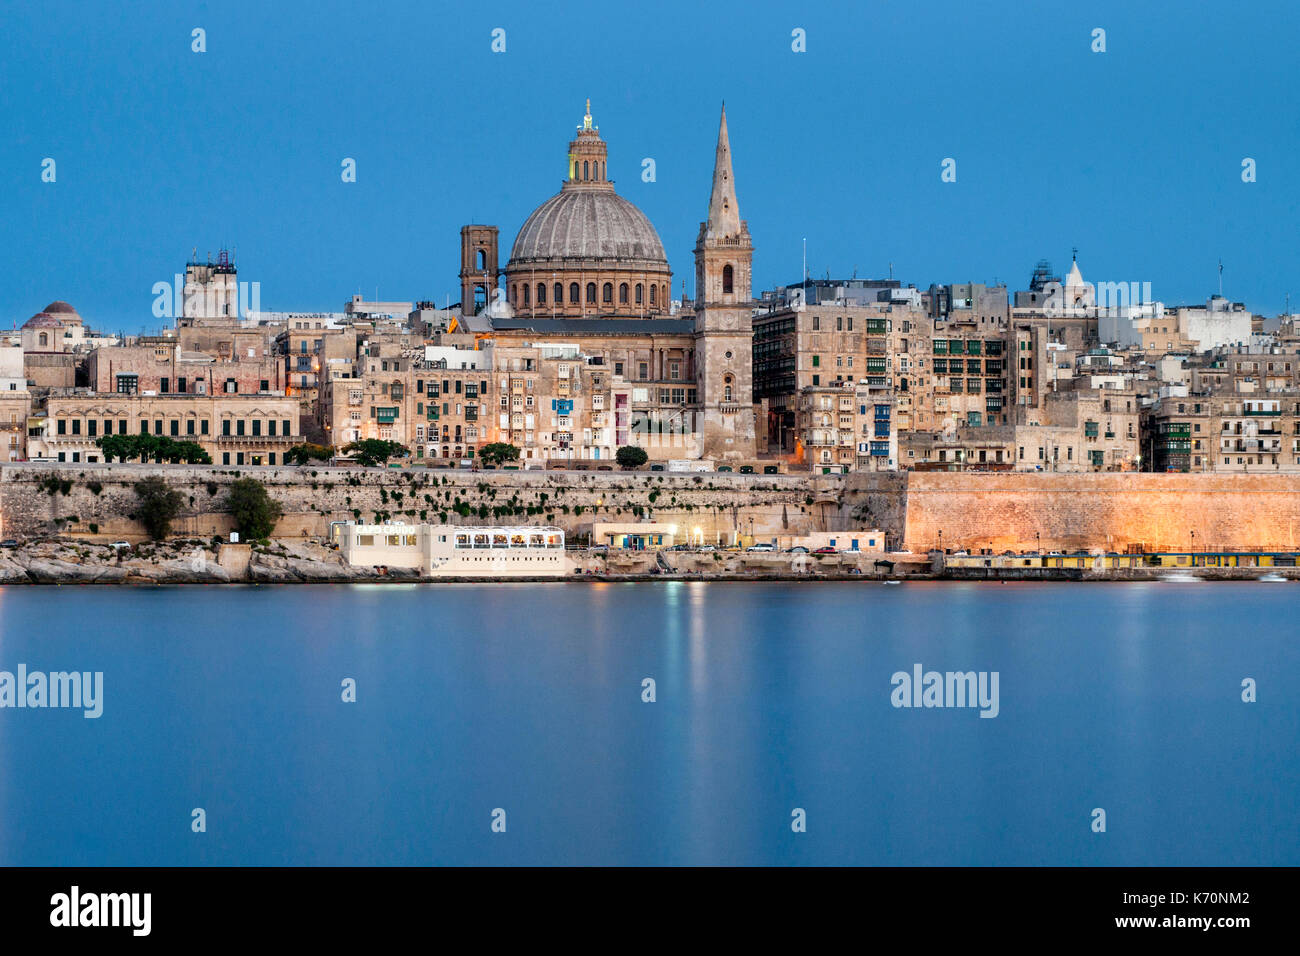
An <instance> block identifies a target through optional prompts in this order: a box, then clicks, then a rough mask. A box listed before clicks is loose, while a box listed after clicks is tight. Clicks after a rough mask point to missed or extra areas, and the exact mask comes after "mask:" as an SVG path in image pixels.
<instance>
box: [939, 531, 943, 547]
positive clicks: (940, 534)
mask: <svg viewBox="0 0 1300 956" xmlns="http://www.w3.org/2000/svg"><path fill="white" fill-rule="evenodd" d="M939 550H940V551H942V550H943V529H942V528H940V529H939Z"/></svg>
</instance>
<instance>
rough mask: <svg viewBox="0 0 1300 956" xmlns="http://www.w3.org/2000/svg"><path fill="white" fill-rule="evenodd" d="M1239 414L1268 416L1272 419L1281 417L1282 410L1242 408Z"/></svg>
mask: <svg viewBox="0 0 1300 956" xmlns="http://www.w3.org/2000/svg"><path fill="white" fill-rule="evenodd" d="M1241 414H1243V415H1268V416H1272V417H1277V416H1278V415H1281V414H1282V409H1280V408H1243V409H1242V410H1241Z"/></svg>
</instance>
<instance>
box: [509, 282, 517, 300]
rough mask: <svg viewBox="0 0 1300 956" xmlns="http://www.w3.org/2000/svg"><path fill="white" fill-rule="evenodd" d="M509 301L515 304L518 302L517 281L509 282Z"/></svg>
mask: <svg viewBox="0 0 1300 956" xmlns="http://www.w3.org/2000/svg"><path fill="white" fill-rule="evenodd" d="M510 301H511V302H513V303H514V304H515V305H518V304H519V283H517V282H513V283H511V284H510Z"/></svg>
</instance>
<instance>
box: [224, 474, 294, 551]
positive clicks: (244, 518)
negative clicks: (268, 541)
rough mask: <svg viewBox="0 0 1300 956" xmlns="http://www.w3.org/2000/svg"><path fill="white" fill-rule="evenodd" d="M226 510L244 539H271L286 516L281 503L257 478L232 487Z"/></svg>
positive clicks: (237, 482) (242, 480) (245, 480)
mask: <svg viewBox="0 0 1300 956" xmlns="http://www.w3.org/2000/svg"><path fill="white" fill-rule="evenodd" d="M226 510H227V511H229V512H230V515H231V517H232V518H234V519H235V530H236V531H238V532H239V536H240V538H242V539H251V538H269V537H270V536H271V532H272V531H274V530H275V523H276V522H277V521H279V520H280V516H281V515H282V514H284V509H283V508H282V507H281V506H280V502H278V501H276V500H275V499H274V498H272V497H271V496H270V495H268V494H267V493H266V486H265V485H264V484H262V483H261V482H260V481H258V480H257V479H256V478H240V479H239V480H238V481H236V482H235V483H234V484H233V485H231V486H230V495H229V497H228V498H227V499H226Z"/></svg>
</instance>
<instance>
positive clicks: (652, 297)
mask: <svg viewBox="0 0 1300 956" xmlns="http://www.w3.org/2000/svg"><path fill="white" fill-rule="evenodd" d="M650 304H651V305H654V304H655V287H654V286H653V285H652V286H650Z"/></svg>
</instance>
